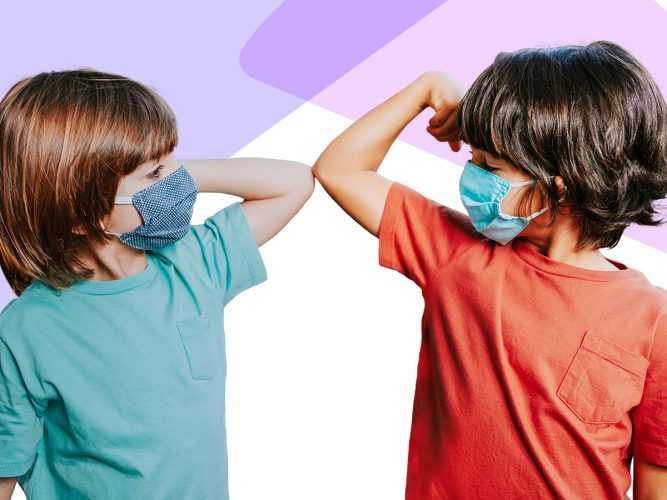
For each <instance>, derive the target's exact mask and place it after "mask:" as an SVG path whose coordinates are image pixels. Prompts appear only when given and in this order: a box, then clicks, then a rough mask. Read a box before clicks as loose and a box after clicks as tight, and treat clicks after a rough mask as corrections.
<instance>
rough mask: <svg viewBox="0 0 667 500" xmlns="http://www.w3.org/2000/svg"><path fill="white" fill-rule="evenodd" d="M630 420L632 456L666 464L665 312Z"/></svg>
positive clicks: (666, 348)
mask: <svg viewBox="0 0 667 500" xmlns="http://www.w3.org/2000/svg"><path fill="white" fill-rule="evenodd" d="M666 296H667V295H666ZM632 424H633V428H634V429H633V430H634V432H633V439H634V443H633V450H634V454H635V456H636V457H637V458H640V459H642V460H644V461H646V462H651V463H653V464H657V465H662V466H667V314H666V315H665V316H663V317H662V321H661V322H659V323H658V328H657V330H656V334H655V337H654V339H653V345H652V347H651V353H650V355H649V365H648V368H647V370H646V380H645V381H644V392H643V394H642V399H641V401H640V403H639V405H637V407H635V409H634V410H633V412H632Z"/></svg>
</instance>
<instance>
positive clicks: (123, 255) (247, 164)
mask: <svg viewBox="0 0 667 500" xmlns="http://www.w3.org/2000/svg"><path fill="white" fill-rule="evenodd" d="M160 165H163V167H162V168H158V167H159V166H160ZM180 165H184V166H185V168H186V169H187V170H188V172H189V173H190V175H192V177H193V179H194V181H195V184H196V185H197V189H198V190H199V192H210V193H227V194H232V195H235V196H239V197H241V198H243V202H242V203H241V208H242V209H243V212H244V213H245V216H246V218H247V219H248V223H249V226H250V229H251V231H252V234H253V236H254V238H255V241H256V242H257V245H258V246H261V245H263V244H264V243H266V242H267V241H268V240H270V239H271V238H273V237H274V236H275V235H276V234H278V232H279V231H280V230H281V229H282V228H283V227H285V225H286V224H287V223H288V222H289V221H290V220H291V219H292V218H293V217H294V215H296V213H297V212H298V211H299V209H300V208H301V207H302V206H303V205H304V204H305V202H306V201H307V200H308V198H309V197H310V195H311V194H312V192H313V188H314V185H315V181H314V178H313V175H312V172H311V169H310V167H308V166H306V165H303V164H301V163H297V162H292V161H283V160H272V159H264V158H226V159H218V160H177V159H176V158H174V156H173V154H169V155H167V156H165V157H164V158H161V159H160V161H159V162H150V163H146V164H144V165H141V166H139V167H138V168H137V169H136V170H135V171H134V172H133V173H132V174H130V175H128V176H126V177H124V178H123V179H122V180H121V182H120V185H119V187H118V190H117V192H116V196H128V195H132V194H134V193H136V192H137V191H140V190H142V189H145V188H147V187H149V186H151V185H153V184H155V183H156V182H158V181H159V180H160V179H162V178H164V177H165V176H166V175H168V174H170V173H171V172H173V171H174V170H176V169H177V168H178V167H179V166H180ZM142 223H143V221H142V220H141V215H140V214H139V212H138V211H137V210H136V208H134V206H133V205H115V206H114V208H113V210H112V212H111V213H110V214H109V215H108V216H107V217H105V218H104V219H103V221H102V224H103V226H104V227H105V229H106V231H110V232H115V233H123V232H127V231H131V230H132V229H134V228H136V227H138V226H140V225H141V224H142ZM79 231H80V230H79ZM81 259H82V260H83V261H84V262H85V263H86V264H87V265H88V266H89V267H90V268H92V269H93V270H94V272H95V275H94V277H93V278H92V279H93V280H98V281H107V280H115V279H121V278H126V277H128V276H132V275H134V274H137V273H140V272H141V271H143V270H145V269H146V266H147V260H146V253H145V252H144V251H143V250H138V249H135V248H133V247H130V246H128V245H125V244H124V243H121V242H120V240H118V239H117V238H116V237H112V239H111V240H110V241H109V242H108V243H106V244H104V245H99V246H98V247H96V249H95V253H94V254H93V255H81ZM16 481H17V478H15V477H12V478H0V500H11V496H12V492H13V491H14V488H15V486H16Z"/></svg>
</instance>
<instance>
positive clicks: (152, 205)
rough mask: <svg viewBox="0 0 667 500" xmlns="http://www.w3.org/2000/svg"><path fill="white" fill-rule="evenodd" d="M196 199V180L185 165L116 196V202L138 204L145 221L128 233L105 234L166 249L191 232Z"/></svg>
mask: <svg viewBox="0 0 667 500" xmlns="http://www.w3.org/2000/svg"><path fill="white" fill-rule="evenodd" d="M196 199H197V186H196V185H195V182H194V179H193V178H192V176H191V175H190V173H189V172H188V171H187V170H186V169H185V167H184V166H182V165H181V166H180V167H179V168H177V169H176V170H175V171H173V172H172V173H171V174H169V175H167V176H166V177H165V178H164V179H161V180H160V181H158V182H156V183H155V184H153V185H152V186H149V187H147V188H146V189H144V190H142V191H139V192H137V193H134V194H133V195H132V196H116V200H115V204H116V205H134V207H135V208H136V209H137V210H138V212H139V214H140V215H141V218H142V219H143V221H144V223H143V224H142V225H141V226H139V227H137V228H135V229H133V230H132V231H129V232H127V233H112V232H109V231H105V233H107V234H113V235H115V236H118V239H120V241H122V242H123V243H125V244H127V245H130V246H131V247H134V248H139V249H141V250H154V249H156V248H162V247H164V246H167V245H169V244H170V243H174V242H175V241H178V240H180V239H181V238H183V236H185V235H186V234H187V232H188V230H189V229H190V220H191V219H192V209H193V207H194V204H195V200H196Z"/></svg>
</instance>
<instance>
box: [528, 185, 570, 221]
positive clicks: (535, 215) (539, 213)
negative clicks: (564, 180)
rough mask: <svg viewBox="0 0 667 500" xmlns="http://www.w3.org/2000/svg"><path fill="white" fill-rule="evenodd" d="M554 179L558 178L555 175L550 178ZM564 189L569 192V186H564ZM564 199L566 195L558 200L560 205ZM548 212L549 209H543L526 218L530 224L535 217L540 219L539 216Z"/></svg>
mask: <svg viewBox="0 0 667 500" xmlns="http://www.w3.org/2000/svg"><path fill="white" fill-rule="evenodd" d="M554 177H556V176H555V175H552V176H550V177H549V179H553V178H554ZM563 187H564V188H565V190H566V191H567V186H565V185H564V186H563ZM564 199H565V194H563V196H561V197H560V198H559V199H558V203H560V202H561V201H563V200H564ZM547 210H549V207H544V208H543V209H542V210H540V211H539V212H535V213H534V214H533V215H529V216H528V217H526V220H527V221H528V222H530V221H531V220H533V219H534V218H535V217H538V216H540V215H542V214H543V213H544V212H546V211H547Z"/></svg>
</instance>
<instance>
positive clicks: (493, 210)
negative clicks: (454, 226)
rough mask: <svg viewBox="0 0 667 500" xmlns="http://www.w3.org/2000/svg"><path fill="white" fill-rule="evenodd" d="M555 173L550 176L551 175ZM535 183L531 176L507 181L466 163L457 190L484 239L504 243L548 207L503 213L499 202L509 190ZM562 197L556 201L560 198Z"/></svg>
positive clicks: (510, 239)
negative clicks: (526, 213) (524, 213)
mask: <svg viewBox="0 0 667 500" xmlns="http://www.w3.org/2000/svg"><path fill="white" fill-rule="evenodd" d="M553 177H555V176H553V175H552V176H551V177H550V178H553ZM533 182H535V180H534V179H531V180H527V181H523V182H509V181H508V180H506V179H503V178H502V177H500V176H498V175H495V174H493V173H491V172H489V171H487V170H484V169H483V168H480V167H478V166H477V165H474V164H472V163H471V162H467V163H466V165H465V167H464V169H463V173H462V174H461V179H460V181H459V191H460V194H461V201H462V202H463V206H464V207H465V209H466V210H467V212H468V215H469V216H470V221H471V222H472V224H473V226H475V229H477V231H479V232H480V233H482V234H483V235H484V236H486V237H487V238H489V239H491V240H494V241H497V242H498V243H500V244H501V245H505V244H507V243H509V242H510V241H512V240H513V239H514V238H516V236H517V235H518V234H519V233H520V232H521V231H522V230H523V229H524V228H525V227H526V226H527V225H528V223H529V222H530V221H531V220H533V219H534V218H535V217H537V216H538V215H541V214H543V213H544V212H546V211H547V210H549V207H545V208H543V209H542V210H539V211H537V212H535V213H533V214H530V215H529V216H528V217H519V216H516V215H507V214H504V213H502V210H501V209H500V202H501V200H502V199H503V198H505V196H507V193H509V190H510V189H512V188H515V187H519V186H527V185H529V184H532V183H533ZM562 199H563V198H561V199H560V200H559V201H562Z"/></svg>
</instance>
